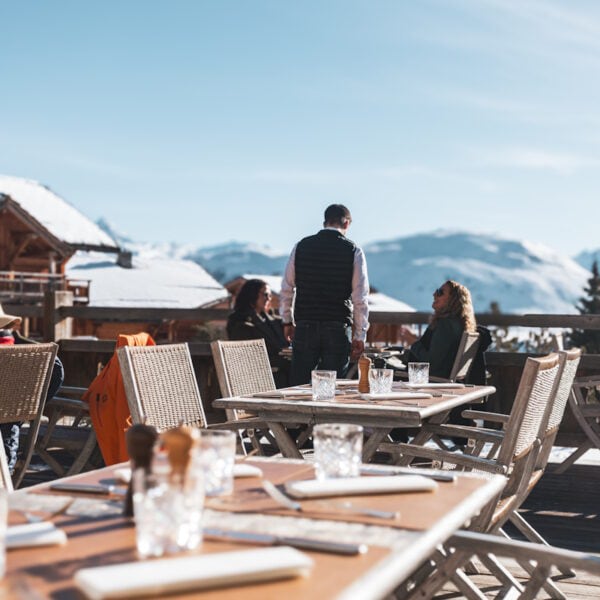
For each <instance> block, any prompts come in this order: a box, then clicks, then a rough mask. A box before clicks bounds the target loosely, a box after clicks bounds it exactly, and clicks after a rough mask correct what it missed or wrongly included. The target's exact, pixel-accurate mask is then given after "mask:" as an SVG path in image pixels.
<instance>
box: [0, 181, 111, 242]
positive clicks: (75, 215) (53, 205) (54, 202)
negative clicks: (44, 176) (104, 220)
mask: <svg viewBox="0 0 600 600" xmlns="http://www.w3.org/2000/svg"><path fill="white" fill-rule="evenodd" d="M0 194H6V195H7V196H10V198H11V199H12V200H14V201H15V202H16V203H17V204H18V205H19V206H20V207H21V208H22V209H23V210H24V211H26V212H27V213H29V215H31V216H32V217H33V218H34V219H35V220H36V221H37V222H38V223H40V224H41V225H42V227H44V228H45V229H46V230H48V231H49V232H50V233H51V234H52V235H53V236H54V237H56V238H58V239H59V240H61V241H62V242H65V243H67V244H70V245H72V246H95V247H98V249H100V248H102V247H106V248H107V249H116V248H117V244H116V242H115V241H114V240H113V239H112V238H111V237H110V236H109V235H108V234H107V233H105V232H104V231H102V229H100V227H98V225H96V224H95V223H94V222H93V221H91V220H90V219H88V218H87V217H85V216H84V215H83V214H82V213H80V212H79V211H78V210H77V209H76V208H75V207H74V206H72V205H71V204H69V203H68V202H66V201H65V200H63V199H62V198H61V197H60V196H57V195H56V194H55V193H54V192H53V191H51V190H50V189H48V188H47V187H46V186H44V185H42V184H40V183H38V182H37V181H31V180H29V179H21V178H20V177H10V176H8V175H0Z"/></svg>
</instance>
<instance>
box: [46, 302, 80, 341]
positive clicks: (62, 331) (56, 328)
mask: <svg viewBox="0 0 600 600" xmlns="http://www.w3.org/2000/svg"><path fill="white" fill-rule="evenodd" d="M61 306H73V292H64V291H55V292H46V293H45V294H44V341H46V342H57V341H58V340H61V339H63V338H70V337H71V335H72V332H73V318H72V317H66V318H62V317H61V316H60V311H59V309H60V307H61Z"/></svg>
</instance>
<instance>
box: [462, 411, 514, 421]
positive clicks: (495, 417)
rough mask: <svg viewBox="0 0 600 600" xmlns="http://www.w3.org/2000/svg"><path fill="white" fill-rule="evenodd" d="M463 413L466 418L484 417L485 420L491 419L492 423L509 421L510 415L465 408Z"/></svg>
mask: <svg viewBox="0 0 600 600" xmlns="http://www.w3.org/2000/svg"><path fill="white" fill-rule="evenodd" d="M461 415H462V416H463V417H464V418H465V419H472V420H473V421H474V420H475V419H482V420H484V421H490V422H491V423H508V419H509V418H510V415H504V414H502V413H492V412H485V411H484V410H463V411H462V413H461Z"/></svg>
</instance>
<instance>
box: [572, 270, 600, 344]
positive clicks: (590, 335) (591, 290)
mask: <svg viewBox="0 0 600 600" xmlns="http://www.w3.org/2000/svg"><path fill="white" fill-rule="evenodd" d="M584 292H585V293H586V296H585V297H583V298H580V299H579V305H578V306H577V310H578V311H579V312H580V313H581V314H582V315H600V274H599V273H598V261H597V260H595V261H594V262H593V264H592V276H591V277H590V278H589V279H588V285H587V287H585V288H584ZM570 339H571V344H572V345H573V346H579V347H581V348H582V349H583V351H584V352H586V353H588V354H600V330H597V329H596V330H594V329H587V330H582V329H574V330H573V332H572V333H571V338H570Z"/></svg>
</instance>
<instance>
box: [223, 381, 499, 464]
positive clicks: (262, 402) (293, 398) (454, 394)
mask: <svg viewBox="0 0 600 600" xmlns="http://www.w3.org/2000/svg"><path fill="white" fill-rule="evenodd" d="M357 385H358V381H353V380H343V382H342V385H341V386H340V382H338V389H337V390H336V396H335V400H332V401H315V400H313V399H312V396H311V395H310V388H309V387H308V386H297V387H295V388H286V389H282V390H275V391H272V392H264V393H260V394H253V395H251V396H239V397H232V398H220V399H217V400H215V401H213V406H215V407H216V408H226V409H234V410H235V409H238V410H244V411H247V412H248V413H252V414H255V415H257V416H258V417H259V418H260V419H262V420H264V421H265V422H266V423H268V425H269V428H270V429H271V430H272V432H273V434H274V435H275V439H276V440H277V443H278V445H279V448H280V450H281V452H282V453H283V454H284V456H287V457H290V458H300V457H301V454H300V452H299V450H298V448H297V447H296V445H295V443H294V442H293V440H292V439H291V437H290V436H289V435H287V434H286V432H285V427H284V426H285V425H286V424H288V425H289V424H297V423H304V424H309V425H314V424H316V423H335V422H341V423H355V424H358V425H363V426H364V427H365V428H371V429H372V430H374V431H377V435H375V436H371V443H369V442H367V443H366V444H365V446H364V451H363V460H365V461H368V460H370V458H371V457H372V455H373V454H374V452H375V450H376V448H377V445H378V440H381V439H383V437H384V436H385V435H386V434H387V433H388V432H389V431H390V430H391V429H393V428H397V427H420V426H421V425H422V424H423V423H425V422H427V421H431V420H432V419H433V420H434V421H435V422H443V421H444V419H445V417H446V416H447V415H448V414H449V413H450V411H451V410H452V409H453V408H456V407H458V406H463V405H465V404H472V403H477V402H481V401H483V400H484V399H485V398H486V397H487V396H489V395H490V394H493V393H495V391H496V388H494V387H493V386H478V385H462V386H461V385H460V384H448V386H447V387H440V385H441V384H435V387H428V386H427V385H424V386H423V387H421V388H407V387H406V386H405V384H402V383H400V382H395V383H394V389H393V391H394V392H399V391H402V392H407V393H411V392H413V393H415V394H418V393H420V392H424V393H425V394H428V395H429V397H428V398H413V399H411V398H406V399H397V398H396V399H394V398H393V397H389V398H386V397H385V396H382V397H381V398H380V399H375V400H373V399H369V400H365V399H363V398H362V397H361V395H360V394H359V393H358V390H357V387H356V386H357ZM295 392H297V393H295Z"/></svg>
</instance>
